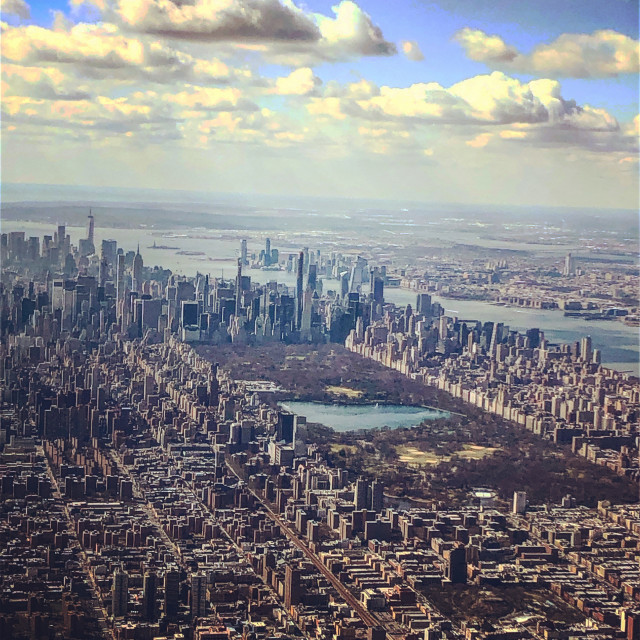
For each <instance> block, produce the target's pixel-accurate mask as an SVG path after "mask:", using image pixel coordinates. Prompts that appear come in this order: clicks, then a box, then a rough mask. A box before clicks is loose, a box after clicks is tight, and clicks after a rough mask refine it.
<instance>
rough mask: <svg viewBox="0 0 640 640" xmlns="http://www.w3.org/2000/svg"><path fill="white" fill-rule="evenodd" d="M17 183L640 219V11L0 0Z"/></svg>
mask: <svg viewBox="0 0 640 640" xmlns="http://www.w3.org/2000/svg"><path fill="white" fill-rule="evenodd" d="M0 1H1V13H2V37H1V51H2V68H1V73H2V183H3V184H8V183H27V184H29V183H33V184H56V185H74V184H79V185H89V186H95V187H129V188H131V187H132V188H145V189H176V190H195V191H209V192H213V193H248V194H274V195H293V196H339V197H349V198H374V199H375V198H380V199H386V200H389V199H391V200H392V199H398V200H402V201H405V202H406V201H408V200H415V201H423V202H434V203H440V202H441V203H465V204H473V203H478V204H483V205H484V204H495V205H527V206H530V205H541V206H572V207H601V208H607V209H615V208H632V209H636V208H638V126H639V117H638V106H639V105H638V77H639V76H638V72H639V53H638V3H637V2H636V1H635V0H607V1H606V2H605V1H603V0H579V1H578V0H553V1H552V0H537V1H536V2H514V1H513V0H491V1H488V0H433V1H431V0H393V2H389V0H358V1H357V2H356V1H353V2H352V1H350V0H334V1H333V2H327V1H324V0H307V1H306V2H299V1H297V0H296V1H295V2H294V1H293V0H69V1H67V0H54V1H51V2H38V1H35V0H32V1H31V2H27V0H0Z"/></svg>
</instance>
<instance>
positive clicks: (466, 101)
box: [309, 71, 618, 131]
mask: <svg viewBox="0 0 640 640" xmlns="http://www.w3.org/2000/svg"><path fill="white" fill-rule="evenodd" d="M309 110H310V112H312V113H316V114H322V115H327V116H331V115H332V116H334V117H338V118H342V117H346V116H347V115H351V116H355V117H360V118H364V119H369V120H394V119H400V120H412V121H414V123H420V122H422V123H431V124H436V123H441V124H459V125H463V124H483V125H509V124H514V123H519V124H548V125H551V126H554V127H558V128H560V127H562V128H566V129H583V130H592V131H614V130H616V129H618V123H617V121H616V120H615V118H613V117H612V116H611V115H610V114H608V113H607V112H606V111H605V110H603V109H594V108H591V107H589V106H578V105H577V104H576V103H575V102H574V101H571V100H565V99H564V98H563V97H562V95H561V87H560V83H559V82H558V81H556V80H533V81H531V82H528V83H527V82H520V81H519V80H518V79H516V78H512V77H509V76H507V75H505V74H504V73H501V72H499V71H494V72H493V73H491V74H489V75H479V76H474V77H472V78H468V79H466V80H463V81H462V82H458V83H456V84H454V85H452V86H451V87H449V88H445V87H443V86H442V85H440V84H438V83H436V82H430V83H419V84H413V85H411V86H409V87H400V88H398V87H388V86H383V87H380V88H378V87H376V86H375V85H372V84H370V83H365V84H361V83H358V84H354V85H347V87H346V88H345V89H344V90H343V91H342V92H341V93H340V92H338V91H336V89H335V87H333V86H329V87H328V88H327V92H326V94H325V95H324V96H323V97H319V98H315V99H312V101H311V102H310V104H309Z"/></svg>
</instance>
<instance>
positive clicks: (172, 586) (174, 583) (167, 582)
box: [164, 569, 180, 622]
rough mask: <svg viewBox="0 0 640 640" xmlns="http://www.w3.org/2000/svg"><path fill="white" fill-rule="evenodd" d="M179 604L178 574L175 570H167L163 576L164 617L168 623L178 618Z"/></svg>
mask: <svg viewBox="0 0 640 640" xmlns="http://www.w3.org/2000/svg"><path fill="white" fill-rule="evenodd" d="M179 603H180V574H179V573H178V570H177V569H169V571H167V572H166V573H165V574H164V615H165V616H166V618H167V620H168V621H169V622H174V621H175V620H177V618H178V605H179Z"/></svg>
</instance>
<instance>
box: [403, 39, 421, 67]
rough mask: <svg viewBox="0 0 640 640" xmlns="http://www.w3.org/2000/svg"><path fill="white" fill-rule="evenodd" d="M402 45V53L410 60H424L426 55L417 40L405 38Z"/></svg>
mask: <svg viewBox="0 0 640 640" xmlns="http://www.w3.org/2000/svg"><path fill="white" fill-rule="evenodd" d="M401 45H402V53H404V55H405V56H407V58H409V60H413V61H414V62H420V61H421V60H424V55H423V53H422V51H421V50H420V47H419V46H418V43H417V42H416V41H415V40H403V41H402V43H401Z"/></svg>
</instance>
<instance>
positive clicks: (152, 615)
mask: <svg viewBox="0 0 640 640" xmlns="http://www.w3.org/2000/svg"><path fill="white" fill-rule="evenodd" d="M157 591H158V577H157V576H156V574H155V573H154V572H153V571H147V572H146V573H145V574H144V579H143V583H142V617H143V618H144V619H145V620H148V621H149V622H153V621H155V619H156V618H157V615H156V594H157Z"/></svg>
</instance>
